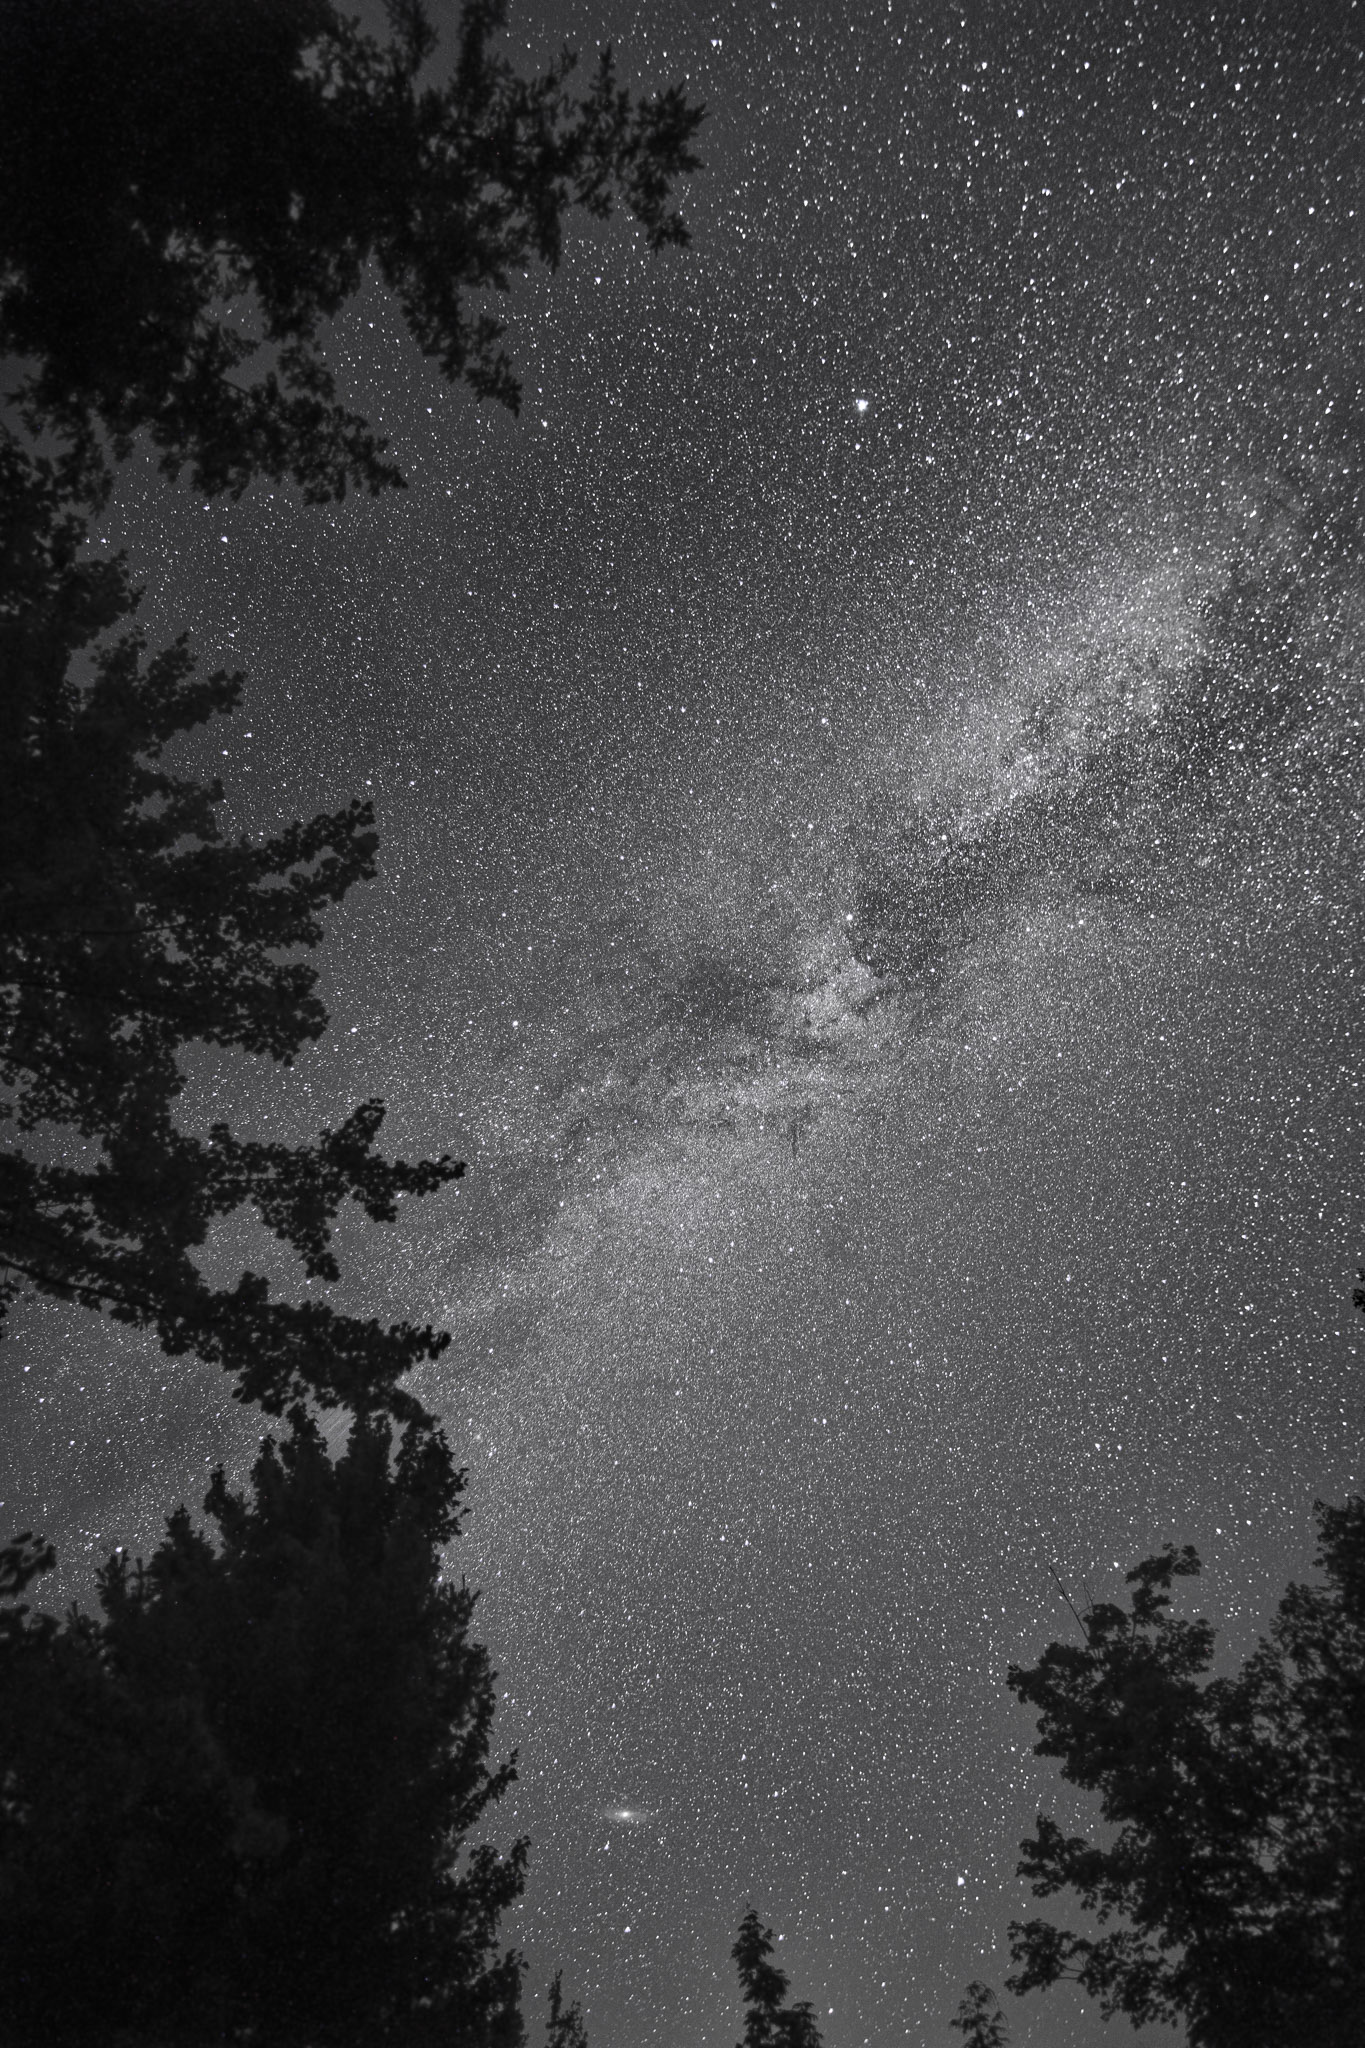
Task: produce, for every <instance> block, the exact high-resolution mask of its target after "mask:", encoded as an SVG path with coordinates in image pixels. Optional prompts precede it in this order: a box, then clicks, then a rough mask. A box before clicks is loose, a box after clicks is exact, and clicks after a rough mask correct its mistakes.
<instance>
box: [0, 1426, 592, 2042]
mask: <svg viewBox="0 0 1365 2048" xmlns="http://www.w3.org/2000/svg"><path fill="white" fill-rule="evenodd" d="M461 1485H462V1475H460V1474H457V1473H456V1472H455V1471H454V1470H453V1469H452V1465H451V1459H450V1454H449V1451H448V1449H447V1446H446V1444H445V1441H444V1439H443V1437H442V1436H441V1435H440V1433H439V1432H437V1431H435V1430H433V1429H431V1428H430V1427H429V1426H426V1425H424V1424H421V1423H418V1422H411V1423H409V1424H408V1425H407V1426H406V1427H405V1428H404V1430H403V1431H402V1433H401V1436H400V1437H399V1438H398V1439H397V1440H396V1442H394V1441H391V1434H390V1428H389V1425H388V1424H387V1423H386V1422H384V1421H383V1420H380V1419H370V1420H366V1419H361V1420H359V1421H357V1422H355V1423H354V1424H353V1426H352V1429H351V1434H350V1440H349V1443H348V1444H347V1446H346V1448H345V1451H344V1453H343V1454H342V1455H341V1456H340V1457H339V1458H337V1459H335V1460H334V1459H332V1458H331V1457H329V1455H328V1453H327V1450H326V1447H325V1445H324V1443H323V1441H322V1438H321V1436H320V1434H319V1432H318V1429H317V1427H316V1425H315V1424H314V1423H313V1422H311V1421H310V1420H309V1419H308V1417H307V1416H306V1415H305V1414H304V1412H303V1411H302V1409H299V1408H296V1409H294V1410H293V1411H291V1413H290V1415H289V1418H288V1429H287V1432H286V1433H285V1434H284V1435H283V1437H282V1439H281V1441H280V1442H279V1443H278V1444H276V1443H275V1442H273V1441H272V1440H270V1439H267V1440H266V1442H265V1445H264V1446H263V1448H262V1451H261V1453H260V1456H259V1457H258V1459H257V1461H256V1466H255V1470H254V1473H253V1476H252V1485H251V1490H250V1494H249V1496H243V1495H239V1494H236V1493H234V1492H233V1491H232V1490H231V1489H230V1488H229V1487H228V1486H227V1485H226V1483H225V1481H224V1478H223V1474H222V1473H221V1472H218V1473H216V1474H215V1475H214V1478H213V1483H212V1485H211V1487H210V1490H209V1493H208V1497H207V1500H206V1502H205V1506H206V1509H207V1512H208V1515H209V1518H210V1521H211V1523H212V1525H213V1535H212V1539H211V1538H210V1536H209V1535H208V1534H205V1533H204V1532H203V1531H201V1530H199V1529H196V1528H195V1527H194V1526H193V1525H192V1523H191V1520H190V1517H189V1515H188V1514H187V1513H186V1511H185V1510H184V1509H183V1508H181V1509H180V1510H178V1511H177V1513H176V1514H174V1515H173V1516H172V1517H171V1518H170V1520H169V1522H168V1524H167V1534H166V1537H165V1540H164V1541H163V1542H162V1544H161V1545H160V1547H159V1548H158V1550H157V1551H156V1553H155V1555H154V1556H153V1557H152V1558H151V1559H150V1560H149V1561H148V1562H147V1564H146V1565H145V1566H144V1565H143V1564H141V1563H139V1564H137V1565H135V1566H134V1565H131V1564H130V1563H129V1561H128V1560H127V1558H126V1557H125V1556H124V1555H122V1554H116V1555H115V1556H114V1557H113V1558H112V1559H111V1560H110V1562H109V1563H108V1565H107V1566H106V1567H105V1569H104V1571H103V1572H102V1573H101V1575H100V1594H99V1602H100V1615H99V1616H98V1617H92V1616H85V1617H81V1616H79V1615H76V1614H74V1613H73V1614H72V1615H71V1616H70V1617H68V1619H67V1621H66V1622H65V1624H63V1625H61V1626H58V1625H57V1624H56V1623H55V1622H53V1621H52V1620H51V1619H50V1618H48V1617H41V1616H40V1617H35V1616H33V1615H31V1614H27V1613H25V1612H24V1611H23V1608H22V1602H21V1600H20V1597H19V1596H20V1595H21V1594H22V1593H23V1591H24V1587H25V1584H26V1582H27V1580H28V1579H29V1578H31V1577H32V1576H33V1574H34V1572H35V1570H38V1569H41V1568H42V1567H43V1566H44V1565H45V1564H47V1563H50V1562H51V1554H50V1552H44V1551H43V1549H42V1548H41V1546H35V1545H33V1544H32V1543H31V1542H30V1543H28V1544H25V1543H24V1542H23V1540H22V1539H21V1541H20V1543H19V1544H18V1545H13V1546H11V1547H10V1549H9V1551H8V1552H7V1553H5V1564H4V1569H0V1599H3V1606H0V1787H3V1791H2V1793H0V1987H2V1994H0V2003H2V2017H0V2038H3V2040H4V2042H5V2044H6V2048H30V2044H32V2048H38V2044H42V2048H50V2044H52V2043H55V2042H60V2043H62V2044H64V2048H65V2044H70V2048H87V2044H89V2048H94V2044H96V2043H98V2044H100V2048H106V2044H108V2043H110V2042H111V2041H115V2040H117V2041H119V2042H121V2043H125V2044H126V2048H143V2044H144V2043H145V2044H148V2048H150V2044H153V2043H156V2044H160V2043H171V2042H174V2043H175V2044H176V2048H201V2044H204V2048H206V2044H208V2043H209V2042H214V2043H220V2042H225V2041H231V2040H243V2041H245V2040H248V2039H250V2040H252V2041H255V2042H258V2043H263V2044H269V2048H304V2044H311V2048H361V2044H363V2048H373V2044H377V2043H383V2042H394V2043H396V2044H397V2043H401V2044H403V2048H422V2044H426V2043H432V2044H434V2043H437V2042H440V2043H442V2044H450V2043H454V2042H459V2043H461V2044H470V2048H516V2044H518V2043H520V2041H521V2040H522V2038H523V2031H522V2024H521V2019H520V2004H519V2000H520V1982H521V1964H520V1961H519V1959H518V1957H517V1956H516V1955H515V1953H500V1952H499V1950H498V1946H497V1936H498V1923H499V1918H500V1916H501V1914H502V1913H503V1912H504V1911H505V1910H506V1908H507V1907H508V1906H510V1905H511V1904H512V1902H513V1901H514V1900H515V1899H516V1898H517V1897H518V1896H519V1895H520V1893H521V1890H522V1886H523V1881H524V1870H525V1858H526V1845H525V1844H524V1843H523V1842H518V1843H517V1844H515V1845H514V1847H513V1848H512V1850H511V1851H510V1853H509V1854H507V1855H499V1854H498V1853H497V1852H496V1851H495V1850H494V1849H493V1848H492V1847H490V1846H488V1845H486V1844H483V1843H479V1844H477V1845H476V1846H473V1847H470V1846H469V1845H470V1842H471V1837H473V1836H474V1835H475V1833H476V1831H477V1830H479V1829H480V1827H481V1825H482V1823H483V1821H484V1819H485V1816H486V1812H487V1809H488V1807H489V1805H490V1803H491V1802H492V1801H494V1800H496V1799H497V1797H498V1796H499V1794H500V1793H501V1792H502V1791H503V1790H504V1789H505V1787H506V1786H507V1785H508V1784H509V1782H510V1781H511V1779H512V1778H513V1777H514V1775H515V1771H514V1760H512V1761H509V1762H507V1763H504V1764H503V1765H502V1766H501V1767H500V1768H499V1769H496V1770H492V1771H490V1769H489V1767H488V1749H489V1733H490V1726H491V1722H492V1717H493V1709H494V1689H493V1674H492V1672H491V1671H490V1669H489V1663H488V1657H487V1653H486V1652H485V1650H484V1649H483V1648H482V1647H481V1646H480V1645H479V1644H477V1643H475V1642H473V1641H471V1639H470V1623H471V1617H472V1611H473V1607H474V1596H473V1595H472V1594H471V1593H470V1592H469V1591H468V1590H467V1589H466V1588H465V1587H464V1586H463V1584H460V1585H454V1584H451V1583H448V1582H446V1581H443V1580H442V1578H441V1576H440V1563H439V1560H440V1552H441V1548H442V1546H443V1545H444V1544H446V1543H447V1542H448V1541H449V1540H450V1538H451V1537H452V1536H453V1535H454V1534H455V1532H456V1530H457V1527H458V1524H459V1520H460V1515H459V1498H460V1492H461ZM553 2004H554V2012H553V2018H554V2021H555V2026H557V2028H558V2032H557V2034H556V2033H555V2029H554V2027H552V2037H553V2040H554V2043H555V2048H581V2026H580V2025H578V2022H577V2018H576V2012H575V2009H573V2008H569V2009H568V2010H567V2011H566V2010H565V2008H564V2007H563V2006H562V2004H561V2002H560V2000H559V1998H558V1996H556V1998H555V2000H554V2002H553ZM575 2028H577V2031H575ZM120 2030H122V2031H120ZM248 2030H251V2031H248Z"/></svg>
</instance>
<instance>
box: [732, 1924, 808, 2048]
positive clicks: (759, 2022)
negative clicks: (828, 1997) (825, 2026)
mask: <svg viewBox="0 0 1365 2048" xmlns="http://www.w3.org/2000/svg"><path fill="white" fill-rule="evenodd" d="M772 1952H773V1931H772V1928H771V1927H764V1925H763V1923H762V1921H761V1920H760V1919H759V1917H758V1914H757V1912H756V1910H755V1909H754V1907H752V1906H750V1908H749V1910H748V1912H747V1913H746V1914H745V1915H744V1918H743V1919H742V1920H741V1921H740V1923H739V1938H738V1940H737V1941H736V1943H735V1945H734V1947H733V1948H732V1949H731V1951H730V1955H731V1958H732V1960H733V1961H734V1963H735V1964H736V1966H737V1967H738V1970H739V1982H740V1989H741V1991H742V1992H743V1995H744V2040H743V2042H742V2043H741V2048H820V2032H819V2029H818V2028H817V2027H816V2024H815V2008H814V2007H813V2006H812V2005H810V2004H809V2003H808V2002H803V2003H802V2004H800V2005H792V2006H787V2005H784V2004H783V2002H782V2001H783V2000H784V1999H785V1997H786V1995H787V1986H788V1981H789V1980H788V1978H787V1977H786V1975H785V1974H784V1973H783V1971H781V1970H779V1969H778V1967H777V1965H776V1964H775V1963H771V1962H769V1960H768V1958H769V1956H771V1954H772Z"/></svg>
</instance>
